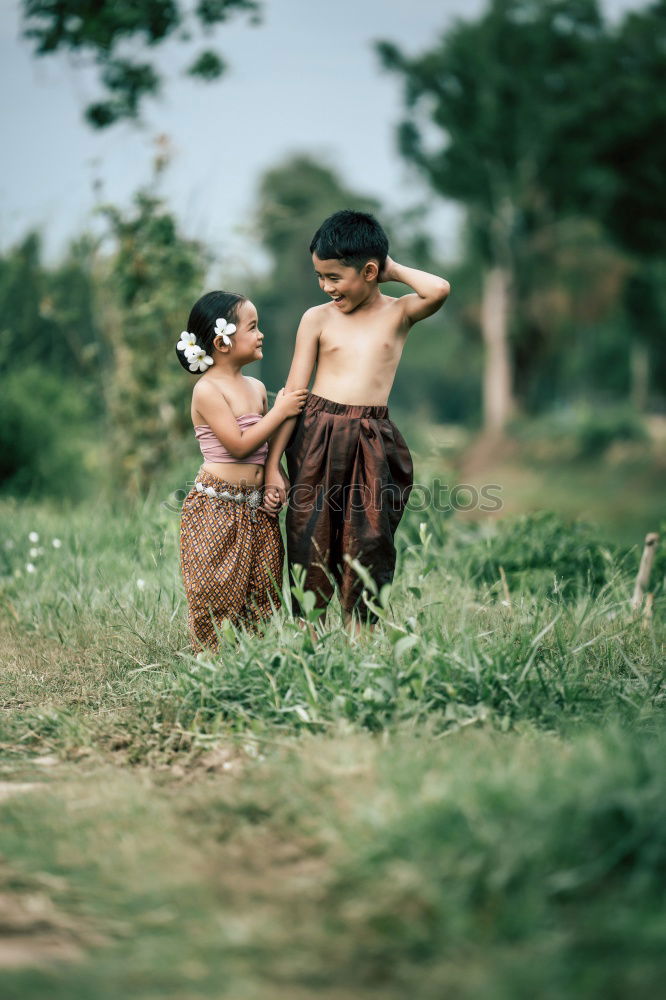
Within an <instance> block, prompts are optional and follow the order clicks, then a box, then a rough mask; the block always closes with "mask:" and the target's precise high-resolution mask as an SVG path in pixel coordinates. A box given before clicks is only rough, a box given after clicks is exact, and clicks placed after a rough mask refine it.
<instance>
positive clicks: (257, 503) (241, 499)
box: [194, 482, 263, 521]
mask: <svg viewBox="0 0 666 1000" xmlns="http://www.w3.org/2000/svg"><path fill="white" fill-rule="evenodd" d="M194 488H195V489H196V491H197V493H205V494H206V496H207V497H217V499H218V500H233V502H234V503H239V504H240V503H246V504H247V505H248V507H249V508H250V520H251V521H256V520H257V509H258V508H259V507H261V504H262V499H263V498H262V495H261V490H252V492H251V493H230V492H229V490H216V489H215V487H214V486H204V484H203V483H198V482H197V483H195V484H194Z"/></svg>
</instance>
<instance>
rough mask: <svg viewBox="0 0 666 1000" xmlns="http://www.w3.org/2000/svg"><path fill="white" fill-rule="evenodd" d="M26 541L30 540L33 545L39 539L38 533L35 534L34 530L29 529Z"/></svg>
mask: <svg viewBox="0 0 666 1000" xmlns="http://www.w3.org/2000/svg"><path fill="white" fill-rule="evenodd" d="M28 541H29V542H32V543H33V545H34V544H36V543H37V542H38V541H39V535H38V534H37V532H36V531H31V532H30V534H29V535H28Z"/></svg>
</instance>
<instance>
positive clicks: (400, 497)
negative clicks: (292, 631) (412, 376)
mask: <svg viewBox="0 0 666 1000" xmlns="http://www.w3.org/2000/svg"><path fill="white" fill-rule="evenodd" d="M286 457H287V468H288V470H289V479H290V481H291V489H290V491H289V502H288V507H287V519H286V528H287V558H288V564H289V571H290V576H291V581H292V583H293V567H294V565H295V564H298V565H300V566H303V567H304V569H305V589H306V590H311V591H313V592H314V593H315V595H316V599H317V607H325V606H326V605H327V604H328V602H329V601H330V599H331V597H332V595H333V591H334V589H335V586H336V585H337V586H338V587H339V590H340V603H341V605H342V609H343V611H344V612H345V613H346V614H350V613H351V612H352V611H354V612H356V613H357V614H358V615H359V617H360V618H362V619H363V620H366V621H374V620H375V618H376V616H375V615H373V614H372V613H371V612H369V610H368V608H367V607H366V605H365V604H364V603H363V601H362V597H361V595H362V591H363V582H362V580H361V579H360V578H359V576H358V574H357V573H356V572H355V571H354V570H353V568H352V567H351V566H350V565H349V564H348V562H347V561H346V560H345V558H344V557H345V555H348V556H349V557H351V558H352V559H358V561H359V562H360V563H361V564H362V566H363V567H364V568H365V569H366V570H368V572H369V573H370V575H371V577H372V578H373V580H374V582H375V584H376V586H377V589H378V591H379V590H381V588H382V586H383V585H384V584H385V583H390V582H391V581H392V580H393V574H394V571H395V559H396V552H395V544H394V540H393V539H394V535H395V532H396V529H397V527H398V524H399V523H400V518H401V517H402V514H403V511H404V509H405V505H406V503H407V500H408V498H409V492H410V490H411V488H412V484H413V465H412V458H411V455H410V453H409V449H408V447H407V445H406V443H405V440H404V438H403V437H402V435H401V434H400V432H399V430H398V428H397V427H396V426H395V424H393V423H392V422H391V421H390V420H389V414H388V407H387V406H347V405H345V404H343V403H335V402H333V401H332V400H330V399H324V398H323V397H322V396H316V395H314V393H310V395H309V396H308V398H307V401H306V404H305V408H304V410H303V412H302V413H301V415H300V416H299V418H298V421H297V423H296V426H295V428H294V433H293V434H292V436H291V439H290V441H289V444H288V445H287V449H286ZM292 603H293V605H294V613H295V614H298V613H300V607H299V604H298V601H297V600H295V601H293V602H292Z"/></svg>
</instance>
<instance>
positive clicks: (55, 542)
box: [51, 538, 62, 549]
mask: <svg viewBox="0 0 666 1000" xmlns="http://www.w3.org/2000/svg"><path fill="white" fill-rule="evenodd" d="M51 545H52V546H53V548H54V549H60V548H62V542H61V541H60V539H59V538H54V539H53V541H52V542H51Z"/></svg>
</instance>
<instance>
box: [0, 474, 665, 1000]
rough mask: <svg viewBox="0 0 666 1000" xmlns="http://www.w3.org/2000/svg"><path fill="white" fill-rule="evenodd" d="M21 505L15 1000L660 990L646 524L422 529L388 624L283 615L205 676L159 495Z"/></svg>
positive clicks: (385, 618) (11, 909)
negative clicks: (65, 506) (643, 567)
mask: <svg viewBox="0 0 666 1000" xmlns="http://www.w3.org/2000/svg"><path fill="white" fill-rule="evenodd" d="M560 472H561V470H560ZM603 475H604V472H603V468H602V467H601V466H600V467H599V468H598V469H597V483H598V488H599V490H602V489H603V481H602V477H603ZM624 481H625V482H626V483H627V488H628V489H631V488H632V483H631V480H630V479H627V478H626V477H625V480H624ZM616 501H617V497H614V498H613V502H614V503H615V502H616ZM653 501H654V509H655V512H656V511H657V510H658V504H657V502H656V500H654V498H653ZM546 502H547V501H546ZM2 514H3V518H2V523H3V525H4V526H5V538H4V540H3V547H2V549H1V550H0V553H1V558H2V559H3V561H4V562H3V579H2V588H3V598H4V600H3V607H4V611H3V615H2V620H1V623H0V629H1V632H2V646H3V651H4V657H3V658H4V667H3V681H2V683H3V712H2V720H1V725H2V729H1V731H0V741H1V743H2V751H3V764H2V768H3V772H2V774H0V857H1V858H2V861H1V862H0V894H1V895H2V899H3V904H4V910H5V915H4V916H3V937H2V940H1V941H0V983H1V984H2V991H1V992H2V995H3V997H5V996H6V997H8V998H10V1000H12V998H14V997H16V998H19V997H20V998H21V1000H25V998H28V1000H33V998H34V1000H37V998H39V1000H41V998H42V997H44V996H49V997H54V998H63V1000H64V998H67V1000H93V998H94V1000H98V998H100V1000H107V998H108V1000H116V998H120V997H123V998H125V997H128V998H140V1000H148V998H150V1000H152V998H157V997H175V998H179V1000H195V998H201V1000H203V998H211V997H227V996H228V997H230V998H248V1000H250V998H262V1000H263V998H266V1000H269V998H270V1000H282V998H284V1000H287V998H289V1000H299V998H314V997H328V998H331V1000H338V998H340V1000H341V998H343V997H344V998H352V997H353V998H356V997H358V998H366V997H367V998H379V997H381V998H383V1000H384V998H387V1000H392V998H396V1000H398V998H400V1000H403V998H404V997H405V996H406V995H410V996H414V997H416V998H424V1000H430V998H432V1000H435V998H437V1000H439V998H441V997H442V996H452V997H464V998H477V997H478V998H481V997H484V998H485V997H489V996H492V997H499V998H504V997H506V998H507V1000H508V998H515V997H534V996H539V997H546V998H550V997H553V998H560V997H561V998H564V997H567V998H569V997H572V996H573V997H583V998H588V997H597V996H601V995H604V996H608V997H624V996H627V995H631V996H637V997H648V996H650V997H652V996H654V995H655V992H656V991H657V989H658V984H659V983H660V982H661V981H662V980H663V975H664V972H666V968H665V966H666V963H665V962H664V958H663V947H662V943H663V938H664V932H665V931H666V919H665V917H664V913H665V912H666V910H665V909H664V905H663V904H664V898H663V897H664V889H663V886H664V871H665V869H666V822H665V819H666V817H665V816H664V803H665V802H666V795H665V794H664V793H665V791H666V789H665V788H664V769H663V756H664V749H665V742H664V737H663V732H664V727H663V721H664V660H665V657H664V641H665V638H666V628H665V626H664V611H665V610H666V598H665V596H664V582H663V581H664V573H665V571H666V565H665V563H664V559H663V555H660V557H659V560H658V562H657V565H656V566H655V570H654V576H653V589H654V594H655V601H654V609H653V618H652V620H651V621H649V622H648V621H646V620H645V619H643V618H641V617H640V616H639V617H633V616H632V615H630V614H629V612H628V599H629V597H630V594H631V588H632V584H633V577H634V575H635V571H636V568H637V565H638V559H639V557H640V548H641V543H642V532H641V533H638V537H636V538H635V544H634V545H633V546H626V545H624V546H622V545H618V544H616V542H617V536H616V537H615V538H613V537H612V535H613V532H607V531H606V529H605V528H604V529H601V528H597V527H595V526H594V525H592V526H588V527H586V526H584V525H578V526H575V525H570V524H568V523H567V522H566V521H563V520H562V519H561V518H560V517H558V516H557V515H555V514H552V513H550V514H549V513H541V514H537V515H534V516H528V517H522V518H515V517H513V518H511V517H510V518H506V519H504V520H503V521H501V522H496V523H492V524H488V523H484V524H480V525H479V524H470V523H468V522H466V521H465V520H464V519H461V518H459V517H458V516H457V515H456V516H454V517H446V516H444V515H441V514H434V513H433V512H432V511H420V512H419V511H410V512H409V513H408V515H407V517H406V520H405V523H404V525H403V528H402V529H401V553H400V572H399V574H398V577H397V581H396V586H395V588H394V591H393V594H392V595H391V600H390V602H388V603H387V604H386V605H385V606H384V607H383V608H380V611H381V614H382V621H381V623H380V626H379V627H378V629H377V631H376V632H375V633H374V634H372V635H366V636H364V637H363V638H362V639H361V640H360V641H359V642H357V643H350V641H349V639H348V638H347V637H346V635H345V634H344V632H343V630H342V628H341V625H340V619H339V615H338V614H337V612H336V609H335V608H332V609H330V611H329V615H328V618H327V620H326V621H325V622H323V623H321V626H320V631H321V636H320V639H319V641H318V642H317V643H316V644H315V645H314V646H313V645H312V643H311V641H310V639H309V637H308V636H307V634H306V633H304V632H303V631H301V630H300V629H299V628H298V627H297V626H296V625H295V624H294V623H292V622H290V620H289V619H288V617H287V616H285V615H283V614H282V615H279V616H277V617H276V620H275V621H274V622H273V623H272V624H271V625H270V626H269V628H268V629H267V632H266V635H265V636H264V637H261V638H259V637H240V638H239V639H236V637H234V636H233V635H229V634H226V633H225V636H224V638H223V645H222V649H221V653H220V655H219V657H204V658H202V659H199V660H196V659H194V658H193V657H192V656H191V655H190V653H189V649H188V645H187V637H186V633H185V627H184V619H185V608H184V601H183V597H182V594H181V586H180V578H179V570H178V563H177V532H178V516H177V514H176V513H175V512H174V511H173V510H170V509H169V508H168V506H164V505H162V504H161V503H160V498H159V497H153V498H151V499H150V500H148V501H147V502H146V503H145V504H144V505H142V506H138V507H135V508H131V509H124V508H122V507H118V508H115V509H114V508H111V507H106V506H104V505H98V506H97V507H85V508H83V507H82V508H79V509H73V510H70V511H69V512H67V514H65V513H64V512H63V511H62V509H58V508H55V507H49V506H48V505H39V506H38V505H30V504H24V503H18V502H14V501H6V502H4V503H3V510H2ZM650 516H651V518H652V519H653V515H650ZM658 527H659V524H654V523H650V524H649V525H646V526H645V529H646V530H647V528H658ZM31 533H33V535H32V539H31V538H30V535H31ZM35 535H37V536H38V537H37V538H35ZM54 539H55V540H56V541H57V543H59V544H56V545H55V546H54V544H53V542H54ZM29 565H30V566H32V567H33V569H32V570H29V569H28V568H27V567H28V566H29ZM500 566H501V567H502V569H503V571H504V573H505V577H506V579H507V585H508V588H509V591H508V597H507V592H506V590H505V588H504V586H503V584H502V582H501V580H500V576H499V567H500Z"/></svg>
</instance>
